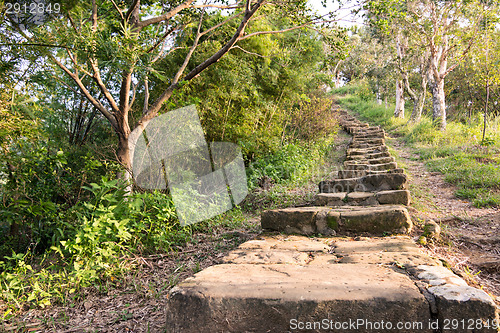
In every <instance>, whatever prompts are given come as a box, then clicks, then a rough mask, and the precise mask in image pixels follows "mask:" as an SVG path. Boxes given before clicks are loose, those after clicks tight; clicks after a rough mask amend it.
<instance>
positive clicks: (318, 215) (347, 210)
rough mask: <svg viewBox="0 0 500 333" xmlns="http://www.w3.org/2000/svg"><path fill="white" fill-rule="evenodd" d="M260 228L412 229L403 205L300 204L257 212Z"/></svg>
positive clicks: (288, 230)
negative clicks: (339, 205)
mask: <svg viewBox="0 0 500 333" xmlns="http://www.w3.org/2000/svg"><path fill="white" fill-rule="evenodd" d="M261 225H262V228H263V229H267V230H273V231H279V232H284V233H288V234H301V235H313V234H322V235H331V234H335V233H337V232H340V233H345V232H361V233H369V234H372V235H382V234H385V233H396V234H405V233H409V232H410V231H411V229H412V226H413V225H412V222H411V218H410V215H409V214H408V211H407V210H406V208H405V207H403V206H395V205H384V206H375V207H360V206H342V207H338V208H327V207H301V208H285V209H274V210H267V211H264V212H262V214H261Z"/></svg>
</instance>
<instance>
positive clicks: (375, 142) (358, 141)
mask: <svg viewBox="0 0 500 333" xmlns="http://www.w3.org/2000/svg"><path fill="white" fill-rule="evenodd" d="M357 144H370V145H377V146H382V145H385V140H384V139H383V138H357V137H354V138H353V139H352V143H351V145H357Z"/></svg>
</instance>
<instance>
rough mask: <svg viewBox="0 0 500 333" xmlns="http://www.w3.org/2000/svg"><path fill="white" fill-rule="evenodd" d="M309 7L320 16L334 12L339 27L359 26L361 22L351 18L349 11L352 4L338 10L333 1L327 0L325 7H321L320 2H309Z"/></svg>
mask: <svg viewBox="0 0 500 333" xmlns="http://www.w3.org/2000/svg"><path fill="white" fill-rule="evenodd" d="M308 3H309V5H310V6H311V7H312V8H313V9H315V10H317V11H318V13H320V14H327V13H328V12H332V11H336V12H337V13H338V17H339V18H340V21H339V25H340V26H342V27H346V28H348V27H352V26H353V25H361V24H362V22H363V20H362V18H360V17H359V15H358V17H353V15H351V13H350V12H351V9H352V8H353V4H352V3H351V4H349V3H348V4H347V5H345V6H344V8H342V9H340V10H339V5H338V3H334V1H333V0H327V7H326V8H325V7H323V5H321V0H309V1H308Z"/></svg>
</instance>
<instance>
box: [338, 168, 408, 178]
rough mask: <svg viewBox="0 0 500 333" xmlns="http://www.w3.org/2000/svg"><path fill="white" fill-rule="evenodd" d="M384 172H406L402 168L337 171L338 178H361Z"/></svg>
mask: <svg viewBox="0 0 500 333" xmlns="http://www.w3.org/2000/svg"><path fill="white" fill-rule="evenodd" d="M384 173H404V170H403V169H401V168H397V169H392V170H384V171H373V170H339V171H338V172H337V179H346V178H361V177H364V176H367V175H380V174H384Z"/></svg>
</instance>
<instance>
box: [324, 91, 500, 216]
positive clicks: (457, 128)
mask: <svg viewBox="0 0 500 333" xmlns="http://www.w3.org/2000/svg"><path fill="white" fill-rule="evenodd" d="M357 89H358V88H356V86H350V87H349V88H345V87H343V88H342V89H341V90H336V91H334V94H340V95H343V96H340V97H338V102H339V103H340V104H341V105H342V106H344V107H345V108H347V109H349V110H352V111H355V112H356V113H358V115H359V117H360V119H361V120H365V121H368V122H370V123H371V124H373V125H381V126H383V127H384V128H385V129H386V130H388V131H390V132H391V133H393V134H395V135H398V136H401V138H402V139H403V140H404V141H405V142H406V143H407V145H408V146H409V147H411V148H413V149H414V150H415V151H416V153H417V154H419V155H420V159H421V160H423V161H424V162H425V163H426V165H427V167H428V168H429V170H431V171H437V172H441V173H443V174H444V176H445V180H446V181H447V182H449V183H452V184H454V185H456V186H457V187H458V189H457V191H456V196H457V197H460V198H464V199H469V200H471V201H472V202H473V203H474V205H475V206H477V207H488V206H496V207H499V206H500V117H497V118H492V119H488V127H487V135H486V140H485V142H482V141H481V138H482V129H483V128H482V124H483V118H482V115H477V116H476V117H475V118H473V119H471V121H470V122H467V123H464V122H456V121H450V120H449V121H448V125H447V129H446V131H440V130H439V129H438V128H436V127H435V126H434V123H433V121H432V119H431V118H429V117H428V116H423V117H422V120H421V121H420V122H419V123H417V124H414V123H409V122H408V120H409V118H408V117H409V112H411V109H410V108H409V107H407V108H406V109H407V113H408V114H407V117H406V118H404V119H399V118H394V117H393V110H394V105H389V106H388V108H385V106H383V105H378V104H377V103H376V102H375V101H374V100H373V98H372V99H367V98H364V96H366V95H367V93H366V91H364V90H363V89H365V90H366V88H362V89H361V91H362V92H361V93H360V92H359V90H357Z"/></svg>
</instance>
